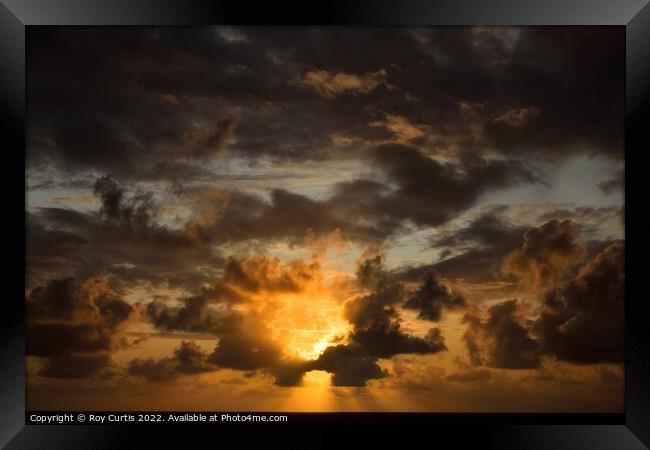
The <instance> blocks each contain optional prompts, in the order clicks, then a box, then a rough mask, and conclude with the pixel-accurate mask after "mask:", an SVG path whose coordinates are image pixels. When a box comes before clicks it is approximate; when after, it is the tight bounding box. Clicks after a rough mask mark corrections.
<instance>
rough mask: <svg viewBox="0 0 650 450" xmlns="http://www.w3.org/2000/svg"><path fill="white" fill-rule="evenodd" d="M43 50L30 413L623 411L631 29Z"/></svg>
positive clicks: (191, 35)
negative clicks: (627, 32)
mask: <svg viewBox="0 0 650 450" xmlns="http://www.w3.org/2000/svg"><path fill="white" fill-rule="evenodd" d="M27 56H28V58H27V83H28V85H27V111H28V130H27V172H26V222H27V242H26V245H27V267H26V275H27V291H26V293H25V295H26V308H27V372H28V374H27V408H28V409H31V410H45V409H95V410H109V409H111V410H119V409H130V410H156V409H158V410H161V409H168V410H174V409H175V410H232V411H234V410H239V411H249V410H257V411H433V412H460V411H463V412H506V411H508V412H510V411H529V412H622V411H623V406H624V405H623V401H624V367H623V354H624V349H623V343H624V320H623V319H624V316H623V312H624V311H623V301H624V278H625V276H624V264H623V261H624V250H625V240H624V237H625V226H624V191H623V189H624V182H623V180H624V153H623V143H624V90H625V83H624V81H625V79H624V73H625V72H624V56H625V51H624V28H622V27H522V28H495V27H488V28H476V27H474V28H472V27H437V28H342V27H309V28H307V27H204V28H182V27H168V28H165V27H161V28H158V27H128V28H120V27H88V28H86V27H30V28H29V30H28V32H27Z"/></svg>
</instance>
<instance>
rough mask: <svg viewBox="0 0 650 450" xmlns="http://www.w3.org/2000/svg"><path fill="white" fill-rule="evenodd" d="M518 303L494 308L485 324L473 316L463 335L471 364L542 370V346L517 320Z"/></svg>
mask: <svg viewBox="0 0 650 450" xmlns="http://www.w3.org/2000/svg"><path fill="white" fill-rule="evenodd" d="M516 313H517V302H516V300H509V301H505V302H502V303H499V304H497V305H494V306H491V307H490V308H489V310H488V315H487V318H486V319H485V320H483V319H481V318H480V317H477V316H476V315H473V314H468V315H466V316H465V318H464V321H465V322H466V323H467V324H468V327H467V330H466V331H465V334H464V335H463V340H464V341H465V344H466V345H467V350H468V352H469V356H470V360H471V362H472V364H473V365H475V366H488V367H494V368H498V369H534V368H537V367H539V366H540V362H541V351H540V346H539V343H538V342H537V341H536V340H535V339H534V338H533V337H532V336H531V335H530V333H529V331H528V329H527V328H526V327H525V325H522V323H521V320H520V319H519V318H518V317H517V315H516Z"/></svg>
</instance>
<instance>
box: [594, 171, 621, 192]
mask: <svg viewBox="0 0 650 450" xmlns="http://www.w3.org/2000/svg"><path fill="white" fill-rule="evenodd" d="M598 188H599V189H600V190H601V191H603V192H604V193H605V194H613V193H615V192H622V191H623V190H624V189H625V171H624V170H620V171H618V172H617V173H616V175H615V176H614V177H612V178H610V179H609V180H605V181H603V182H601V183H598Z"/></svg>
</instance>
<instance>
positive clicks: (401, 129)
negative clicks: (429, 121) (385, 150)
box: [370, 114, 427, 141]
mask: <svg viewBox="0 0 650 450" xmlns="http://www.w3.org/2000/svg"><path fill="white" fill-rule="evenodd" d="M370 126H371V127H385V128H386V130H388V131H389V132H391V133H392V134H393V135H394V136H395V137H396V138H397V139H399V140H401V141H410V140H414V139H419V138H422V137H424V136H425V133H426V132H427V127H423V126H421V125H420V126H416V125H414V124H412V123H411V122H410V121H409V120H408V119H407V118H406V117H402V116H397V115H394V114H386V120H384V121H376V122H372V123H371V124H370Z"/></svg>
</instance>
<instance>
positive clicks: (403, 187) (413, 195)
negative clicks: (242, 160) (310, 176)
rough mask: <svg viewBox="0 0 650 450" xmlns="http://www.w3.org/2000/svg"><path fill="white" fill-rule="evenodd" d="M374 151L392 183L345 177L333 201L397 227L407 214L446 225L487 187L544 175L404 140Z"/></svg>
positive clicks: (356, 214)
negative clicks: (455, 157) (441, 157)
mask: <svg viewBox="0 0 650 450" xmlns="http://www.w3.org/2000/svg"><path fill="white" fill-rule="evenodd" d="M368 155H369V158H370V159H371V161H372V162H373V164H374V165H375V166H376V168H377V169H378V170H379V171H380V174H383V175H384V177H386V178H387V180H388V182H389V184H390V185H392V187H390V188H389V187H388V186H382V185H381V184H379V183H377V182H375V181H369V180H356V181H354V182H345V183H342V184H340V185H339V186H338V191H337V194H336V195H335V196H334V197H332V198H331V199H330V202H329V203H330V204H331V205H332V208H334V209H335V210H337V209H338V210H341V211H342V212H344V213H345V214H346V217H349V218H360V219H366V220H367V219H369V218H372V219H373V221H374V222H375V223H377V224H379V228H380V229H381V228H384V229H387V230H392V229H395V228H396V227H398V225H399V224H400V223H401V222H402V221H405V220H409V221H411V222H413V223H415V224H416V225H419V226H427V225H428V226H435V225H440V224H441V223H444V222H446V221H447V220H449V219H450V218H452V217H454V216H455V215H456V214H458V213H459V212H461V211H463V210H465V209H467V208H469V207H471V206H473V205H474V203H475V202H476V201H477V199H478V198H479V196H480V195H481V194H484V193H485V192H488V191H491V190H498V189H502V188H506V187H509V186H513V185H516V184H520V183H535V182H538V181H539V179H538V178H537V176H536V175H535V174H534V173H533V172H532V171H531V170H530V169H529V168H528V167H526V165H524V164H523V163H521V162H518V161H497V160H487V159H483V158H481V157H475V156H469V155H465V156H463V157H462V158H460V160H459V161H458V162H456V163H442V162H439V161H436V160H434V159H432V158H430V157H428V156H427V155H425V154H424V153H423V152H422V151H421V150H419V149H417V148H415V147H411V146H406V145H399V144H390V145H382V146H378V147H375V148H372V149H371V150H370V151H369V152H368Z"/></svg>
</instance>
